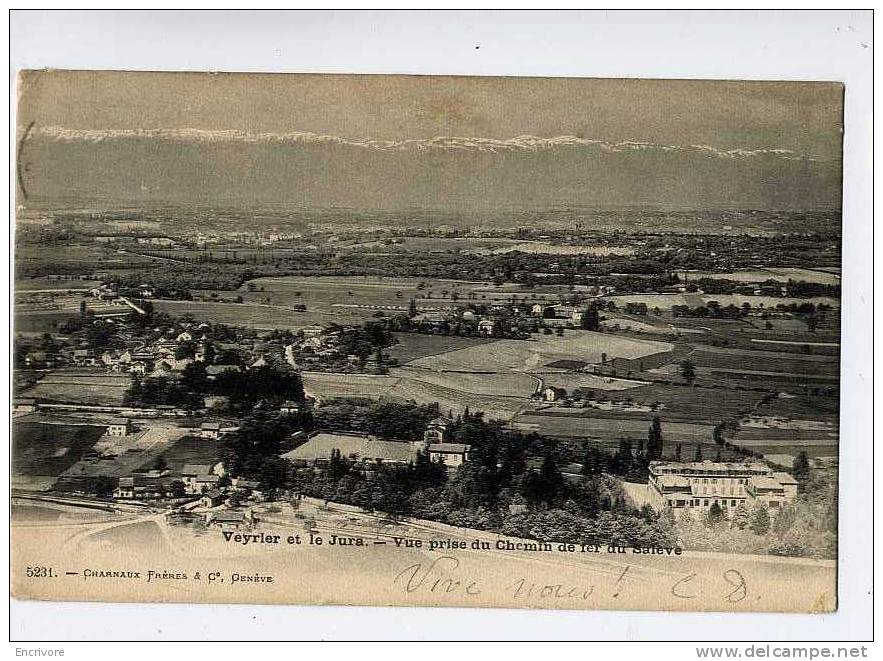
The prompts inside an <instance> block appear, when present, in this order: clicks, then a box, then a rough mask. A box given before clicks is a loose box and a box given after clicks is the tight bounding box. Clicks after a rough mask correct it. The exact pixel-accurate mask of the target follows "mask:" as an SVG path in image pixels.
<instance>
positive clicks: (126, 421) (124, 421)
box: [107, 418, 129, 425]
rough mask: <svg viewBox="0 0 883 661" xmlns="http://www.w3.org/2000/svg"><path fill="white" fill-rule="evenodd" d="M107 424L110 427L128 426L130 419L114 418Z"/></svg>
mask: <svg viewBox="0 0 883 661" xmlns="http://www.w3.org/2000/svg"><path fill="white" fill-rule="evenodd" d="M107 424H109V425H128V424H129V419H128V418H112V419H111V421H110V422H108V423H107Z"/></svg>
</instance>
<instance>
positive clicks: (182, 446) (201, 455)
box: [156, 435, 220, 473]
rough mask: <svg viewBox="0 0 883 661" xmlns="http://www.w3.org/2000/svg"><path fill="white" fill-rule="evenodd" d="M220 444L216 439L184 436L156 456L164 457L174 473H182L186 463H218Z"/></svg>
mask: <svg viewBox="0 0 883 661" xmlns="http://www.w3.org/2000/svg"><path fill="white" fill-rule="evenodd" d="M219 446H220V443H219V442H218V441H217V440H215V439H211V438H199V437H198V436H189V435H188V436H182V437H181V438H178V439H177V440H175V441H174V442H173V443H172V445H171V446H170V447H168V448H167V449H165V450H163V451H162V452H161V453H160V454H158V455H157V457H156V458H157V459H159V458H162V459H163V461H165V462H166V464H167V466H168V468H169V470H171V471H172V472H173V473H180V472H181V469H182V468H183V467H184V465H185V464H209V465H214V464H216V463H217V462H218V457H219Z"/></svg>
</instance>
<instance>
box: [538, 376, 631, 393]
mask: <svg viewBox="0 0 883 661" xmlns="http://www.w3.org/2000/svg"><path fill="white" fill-rule="evenodd" d="M531 374H532V375H533V376H536V377H538V378H540V379H542V380H543V387H544V388H545V387H548V386H553V387H555V388H564V389H565V390H566V391H567V392H568V393H570V392H573V390H574V389H576V388H586V389H590V390H604V391H607V390H611V391H614V390H631V389H634V388H641V387H642V386H646V385H647V382H646V381H635V380H633V379H616V378H613V377H609V376H598V375H596V374H587V373H582V372H537V371H534V372H531ZM611 396H613V395H611Z"/></svg>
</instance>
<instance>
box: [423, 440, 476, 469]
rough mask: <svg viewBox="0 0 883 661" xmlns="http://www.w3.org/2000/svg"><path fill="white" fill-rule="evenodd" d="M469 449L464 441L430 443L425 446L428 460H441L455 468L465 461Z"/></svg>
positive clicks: (467, 457) (449, 466)
mask: <svg viewBox="0 0 883 661" xmlns="http://www.w3.org/2000/svg"><path fill="white" fill-rule="evenodd" d="M471 449H472V448H471V446H469V445H465V444H464V443H431V444H430V445H429V446H427V448H426V450H427V452H429V459H430V461H442V462H444V464H445V466H447V467H448V468H456V467H457V466H459V465H461V464H462V463H463V462H464V461H467V460H468V459H469V451H470V450H471Z"/></svg>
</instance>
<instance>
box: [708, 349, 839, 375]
mask: <svg viewBox="0 0 883 661" xmlns="http://www.w3.org/2000/svg"><path fill="white" fill-rule="evenodd" d="M690 361H691V362H693V364H695V365H696V366H697V367H707V368H710V369H735V370H746V371H749V370H756V371H764V372H782V373H797V374H815V375H826V376H834V375H837V374H839V373H840V364H839V361H838V359H837V357H836V356H812V355H801V354H798V353H793V354H788V353H780V352H773V351H752V350H748V349H720V348H717V347H705V346H702V347H700V348H698V350H697V351H694V352H693V353H691V354H690Z"/></svg>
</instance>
